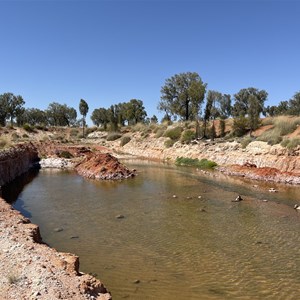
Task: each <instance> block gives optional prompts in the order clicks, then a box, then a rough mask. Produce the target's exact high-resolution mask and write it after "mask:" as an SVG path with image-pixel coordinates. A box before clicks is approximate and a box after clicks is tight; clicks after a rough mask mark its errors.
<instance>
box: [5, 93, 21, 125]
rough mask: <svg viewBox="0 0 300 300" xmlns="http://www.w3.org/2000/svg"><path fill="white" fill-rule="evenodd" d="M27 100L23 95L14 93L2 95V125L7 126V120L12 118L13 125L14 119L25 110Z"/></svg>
mask: <svg viewBox="0 0 300 300" xmlns="http://www.w3.org/2000/svg"><path fill="white" fill-rule="evenodd" d="M24 104H25V101H24V100H23V98H22V97H21V96H15V95H14V94H12V93H4V94H2V95H0V125H2V126H5V125H6V120H7V119H10V123H11V126H13V121H14V119H15V118H16V117H17V116H19V115H21V114H22V113H23V112H24V107H23V106H24Z"/></svg>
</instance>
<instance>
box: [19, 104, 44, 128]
mask: <svg viewBox="0 0 300 300" xmlns="http://www.w3.org/2000/svg"><path fill="white" fill-rule="evenodd" d="M47 122H48V121H47V115H46V112H45V111H43V110H40V109H38V108H27V109H25V110H24V112H23V113H22V114H21V115H19V116H18V117H17V124H18V125H19V126H20V125H23V124H25V123H27V124H29V125H31V126H34V125H47Z"/></svg>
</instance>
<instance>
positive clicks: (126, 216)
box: [3, 161, 300, 300]
mask: <svg viewBox="0 0 300 300" xmlns="http://www.w3.org/2000/svg"><path fill="white" fill-rule="evenodd" d="M125 163H126V164H127V165H128V166H129V167H131V168H135V169H137V170H138V176H136V177H135V178H132V179H128V180H123V181H93V180H87V179H84V178H82V177H80V176H78V175H77V174H75V173H73V172H67V171H61V170H40V171H36V172H33V173H29V174H27V175H26V176H23V177H22V178H20V179H19V180H18V181H15V182H13V183H12V184H11V185H9V186H7V187H5V188H4V189H3V196H4V198H6V199H7V200H8V201H11V202H13V203H14V204H13V205H14V207H15V208H17V209H19V210H20V211H21V212H22V213H23V214H24V215H25V216H27V217H29V218H30V219H31V221H32V222H33V223H36V224H38V225H39V226H40V230H41V234H42V237H43V240H44V241H45V242H46V243H47V244H49V245H50V246H51V247H54V248H56V249H57V250H59V251H65V252H72V253H75V254H76V255H79V257H80V266H81V268H80V269H81V271H83V272H86V273H92V274H95V275H96V276H97V277H99V278H100V279H101V280H102V282H103V283H104V284H105V285H106V287H107V288H108V289H109V290H110V291H111V293H112V297H113V299H122V298H128V299H162V300H165V299H180V298H186V299H298V298H299V297H300V292H299V291H300V258H299V255H300V251H299V244H300V243H299V242H300V214H299V212H297V211H296V210H295V209H293V206H294V204H296V203H298V204H300V193H299V186H298V187H297V186H284V185H274V184H271V183H264V182H253V181H246V180H243V179H236V178H225V177H224V178H218V177H214V176H204V175H203V174H202V173H201V172H199V171H197V170H195V169H192V168H182V167H181V168H177V167H172V166H167V165H163V164H159V163H153V162H147V161H126V162H125ZM271 187H273V188H276V190H278V193H270V192H269V189H270V188H271ZM238 194H240V195H242V197H243V199H244V200H243V201H241V202H238V203H235V202H232V200H233V199H235V198H236V196H237V195H238ZM120 216H123V218H120Z"/></svg>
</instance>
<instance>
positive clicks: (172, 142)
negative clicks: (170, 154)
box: [164, 139, 175, 148]
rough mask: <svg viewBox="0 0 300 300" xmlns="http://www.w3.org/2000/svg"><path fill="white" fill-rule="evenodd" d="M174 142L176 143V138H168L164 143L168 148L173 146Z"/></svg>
mask: <svg viewBox="0 0 300 300" xmlns="http://www.w3.org/2000/svg"><path fill="white" fill-rule="evenodd" d="M174 144H175V141H174V140H171V139H167V140H166V141H165V142H164V145H165V147H166V148H171V147H172V146H173V145H174Z"/></svg>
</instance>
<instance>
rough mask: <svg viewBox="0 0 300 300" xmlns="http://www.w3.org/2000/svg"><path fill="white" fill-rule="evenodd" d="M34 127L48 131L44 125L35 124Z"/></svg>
mask: <svg viewBox="0 0 300 300" xmlns="http://www.w3.org/2000/svg"><path fill="white" fill-rule="evenodd" d="M34 127H35V128H36V129H38V130H43V131H48V128H47V127H46V125H44V124H37V125H35V126H34Z"/></svg>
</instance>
